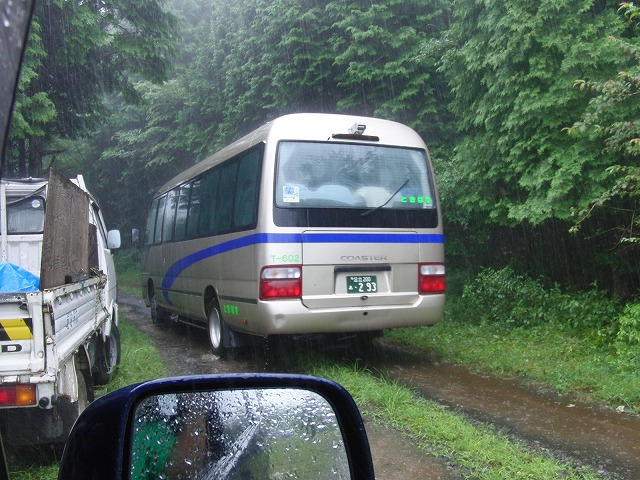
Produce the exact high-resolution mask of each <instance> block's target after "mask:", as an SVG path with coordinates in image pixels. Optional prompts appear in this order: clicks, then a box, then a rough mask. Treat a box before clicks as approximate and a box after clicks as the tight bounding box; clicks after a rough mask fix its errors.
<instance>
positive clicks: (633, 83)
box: [566, 3, 640, 245]
mask: <svg viewBox="0 0 640 480" xmlns="http://www.w3.org/2000/svg"><path fill="white" fill-rule="evenodd" d="M620 11H621V12H623V13H624V14H625V15H626V16H627V17H628V18H629V19H630V21H631V22H632V25H631V28H632V29H633V30H634V33H637V31H638V21H639V20H640V9H638V7H636V6H634V5H633V4H632V3H623V4H622V5H621V7H620ZM609 41H610V43H611V44H613V45H614V47H615V48H617V49H618V50H619V51H620V52H621V53H622V54H623V55H624V57H625V58H626V59H627V62H620V68H624V70H620V71H618V74H617V76H616V77H614V78H609V79H606V80H602V81H593V80H577V81H576V82H575V86H576V87H577V88H578V89H579V90H580V91H582V92H587V93H588V94H590V95H592V98H591V100H590V102H589V108H588V109H587V110H586V111H585V112H584V114H583V116H582V118H581V119H580V120H579V121H577V122H575V123H574V124H573V126H572V127H571V128H567V129H566V130H567V131H568V132H569V134H570V135H571V136H572V137H574V138H579V139H580V138H587V139H589V140H590V141H592V142H593V143H594V144H595V145H601V146H602V149H603V151H604V152H606V153H607V154H608V155H609V156H611V157H612V159H611V161H610V164H612V165H611V166H608V168H604V169H603V172H602V174H603V177H604V178H605V179H606V180H607V184H606V186H607V187H608V188H606V189H605V190H604V191H602V192H600V194H599V195H597V196H594V197H592V198H591V199H590V200H591V201H590V203H589V204H588V205H586V206H582V208H577V209H575V211H574V216H575V219H576V220H575V225H574V228H573V230H574V231H577V230H578V229H579V228H581V227H582V226H583V225H584V224H588V223H589V220H590V219H591V218H592V217H593V215H594V211H600V210H604V211H606V212H607V213H608V212H613V213H618V212H622V215H617V216H616V218H617V222H616V224H615V225H614V228H616V229H617V230H618V231H619V240H620V242H621V243H623V244H626V245H628V244H638V243H640V235H638V229H639V228H640V220H638V219H639V218H640V217H639V213H640V212H639V209H638V200H639V199H640V167H638V165H637V162H638V157H639V156H640V121H639V120H638V116H639V115H640V101H638V94H640V47H639V46H638V44H637V39H636V37H635V36H634V37H633V38H631V39H624V38H621V37H619V36H616V37H611V38H610V40H609Z"/></svg>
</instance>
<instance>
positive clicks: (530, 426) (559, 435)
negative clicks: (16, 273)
mask: <svg viewBox="0 0 640 480" xmlns="http://www.w3.org/2000/svg"><path fill="white" fill-rule="evenodd" d="M120 309H121V311H122V313H124V315H125V316H126V318H127V320H128V321H129V322H131V323H133V324H135V325H136V326H138V327H139V328H141V329H142V330H143V331H145V332H146V333H147V334H149V335H150V336H151V338H152V339H153V340H154V341H155V343H156V345H157V346H158V348H159V350H160V353H161V355H162V357H163V359H164V362H165V365H166V366H167V368H168V370H169V372H170V374H171V375H186V374H194V373H231V372H255V371H287V370H288V367H287V364H286V361H282V360H283V359H284V358H286V355H283V354H282V352H284V351H285V350H286V348H287V347H286V346H285V347H284V349H285V350H279V348H282V346H279V347H274V348H273V349H272V351H268V352H266V353H265V352H264V351H255V352H254V351H248V352H245V354H244V355H242V356H241V357H242V358H241V360H240V359H239V357H240V356H238V357H236V358H231V359H228V360H225V361H220V360H219V359H218V358H216V357H215V356H214V355H212V354H211V353H210V352H209V347H208V342H207V339H206V334H205V332H204V331H199V330H197V329H193V328H192V329H189V328H186V327H182V326H158V325H153V324H152V323H151V321H150V316H149V309H148V308H146V307H145V306H144V303H142V301H141V300H140V299H138V298H136V297H133V296H130V295H121V296H120ZM258 350H260V349H258ZM365 361H366V362H367V367H368V368H370V369H372V370H373V371H378V372H380V374H382V375H385V376H387V377H388V378H392V379H395V380H398V381H399V382H401V383H403V384H405V385H408V386H411V387H413V388H414V389H416V390H417V391H419V392H421V394H422V395H424V396H425V397H426V398H429V399H432V400H435V401H437V402H439V403H441V404H443V405H446V406H447V407H448V408H450V409H452V410H455V411H457V412H460V413H462V414H464V415H465V416H467V417H468V418H469V419H471V420H472V421H477V422H483V423H488V424H491V425H493V426H495V428H496V430H500V431H501V432H503V433H506V434H508V435H510V436H512V437H514V438H518V439H520V440H524V441H525V442H527V443H528V444H530V445H532V446H533V447H534V448H536V449H537V450H539V451H542V452H545V453H547V454H551V455H553V456H556V457H557V458H560V459H561V460H564V461H569V462H573V463H575V464H578V465H588V466H590V467H592V468H593V469H594V470H596V471H597V472H599V473H600V475H601V476H602V477H603V478H611V479H613V478H615V479H623V480H635V479H638V478H640V419H638V418H637V417H634V416H631V415H628V414H626V413H618V412H614V411H609V410H606V409H603V408H599V407H596V406H591V405H582V404H579V403H578V402H576V401H575V400H574V399H572V398H569V397H561V396H557V395H554V394H550V393H547V392H541V391H538V390H536V389H533V388H531V387H529V386H525V385H523V384H522V383H521V382H519V381H518V380H517V379H514V380H498V379H494V378H486V377H481V376H477V375H472V374H470V373H469V372H467V371H466V370H464V369H463V368H460V367H456V366H451V365H441V364H438V363H437V362H434V361H433V360H431V359H429V358H427V357H425V356H423V355H417V354H414V353H410V352H407V351H404V350H402V349H398V348H392V347H390V346H387V345H384V344H381V343H379V344H377V345H376V350H375V354H373V355H370V356H368V357H367V358H366V359H365ZM367 432H368V435H369V440H370V442H371V450H372V455H373V460H374V468H375V471H376V477H377V478H384V479H390V480H394V479H407V478H416V479H417V478H433V479H459V478H462V477H463V474H462V473H461V472H460V471H458V469H457V468H456V467H455V465H449V464H448V463H447V462H446V461H445V460H443V459H440V458H434V457H432V456H430V455H428V454H426V453H425V452H423V451H421V450H419V449H417V448H416V446H415V445H414V444H413V443H411V442H410V441H409V440H408V439H407V438H406V437H404V436H402V435H400V434H399V433H398V432H395V431H393V430H391V429H386V428H382V427H380V426H376V425H372V424H368V425H367Z"/></svg>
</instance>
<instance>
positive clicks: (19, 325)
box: [0, 318, 33, 340]
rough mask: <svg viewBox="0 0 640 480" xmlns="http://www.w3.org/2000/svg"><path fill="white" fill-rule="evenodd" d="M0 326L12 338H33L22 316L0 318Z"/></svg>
mask: <svg viewBox="0 0 640 480" xmlns="http://www.w3.org/2000/svg"><path fill="white" fill-rule="evenodd" d="M0 327H1V328H2V329H3V330H4V331H5V332H6V334H7V336H8V337H9V338H10V339H11V340H31V339H32V338H33V335H32V334H31V330H29V326H28V325H27V322H25V321H24V319H22V318H18V319H13V320H0Z"/></svg>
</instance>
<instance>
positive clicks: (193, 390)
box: [58, 374, 375, 480]
mask: <svg viewBox="0 0 640 480" xmlns="http://www.w3.org/2000/svg"><path fill="white" fill-rule="evenodd" d="M274 389H278V390H274ZM280 389H287V390H291V391H292V392H294V391H297V392H300V391H303V392H308V393H311V394H312V395H313V396H318V397H321V398H322V399H324V401H326V404H327V405H328V406H329V407H330V409H332V410H333V413H334V414H335V424H336V425H337V426H338V427H339V432H338V433H339V434H340V435H341V437H342V441H341V444H342V445H343V448H344V452H345V455H346V458H347V461H348V470H349V473H350V478H351V479H353V480H365V479H368V480H373V479H374V478H375V477H374V472H373V463H372V460H371V452H370V450H369V443H368V440H367V435H366V431H365V428H364V424H363V421H362V417H361V415H360V412H359V410H358V407H357V406H356V404H355V402H354V401H353V398H352V397H351V395H349V393H348V392H347V391H346V390H345V389H344V388H343V387H341V386H340V385H338V384H337V383H335V382H332V381H330V380H326V379H321V378H318V377H312V376H307V375H286V374H236V375H204V376H187V377H176V378H168V379H161V380H154V381H150V382H145V383H141V384H137V385H131V386H128V387H125V388H122V389H120V390H117V391H115V392H112V393H110V394H107V395H105V396H104V397H101V398H99V399H98V400H96V401H95V402H93V403H92V404H90V405H89V407H87V409H86V410H85V411H84V412H83V413H82V414H81V415H80V417H79V418H78V420H77V421H76V423H75V425H74V427H73V429H72V431H71V433H70V435H69V439H68V440H67V444H66V446H65V449H64V453H63V455H62V460H61V462H60V470H59V474H58V478H60V479H69V480H75V479H85V478H93V479H114V480H115V479H125V478H126V479H128V478H136V477H130V472H132V459H133V458H137V457H139V456H140V455H141V453H140V451H139V450H140V445H141V443H143V442H140V441H139V438H140V433H139V430H140V429H139V425H140V411H141V410H142V409H143V408H147V407H144V405H145V404H148V402H149V399H155V398H161V397H163V396H169V397H171V396H175V395H181V394H201V393H206V392H213V394H214V395H220V394H223V395H226V394H228V393H229V392H237V391H246V390H249V391H251V390H256V391H258V392H261V393H264V392H267V396H268V395H269V391H270V390H274V392H275V393H277V394H278V396H279V398H280V402H283V401H284V402H286V401H287V397H288V396H289V395H283V394H282V392H281V391H279V390H280ZM236 396H237V395H236ZM244 397H247V396H246V395H244ZM294 397H295V395H294ZM163 398H164V397H163ZM324 401H323V403H325V402H324ZM145 402H146V403H145ZM247 402H248V400H247ZM253 406H255V404H250V403H246V406H245V407H243V409H244V410H245V411H247V412H253ZM175 412H184V408H182V409H177V410H175ZM175 412H174V414H175ZM269 412H271V409H264V411H263V412H262V415H263V416H266V417H269V416H270V415H273V416H275V415H276V413H269ZM251 417H253V415H251ZM191 418H193V417H191ZM268 420H269V418H267V421H268ZM136 429H137V430H136ZM136 438H137V439H138V440H136ZM314 445H315V444H314V443H313V442H308V445H307V446H306V447H305V452H304V455H308V457H309V463H312V462H313V461H314V458H313V453H314V448H316V447H315V446H314ZM259 446H260V448H262V445H261V444H259ZM307 452H308V453H307ZM298 461H299V460H298ZM265 473H266V472H265ZM184 478H196V477H184ZM197 478H200V477H197ZM202 478H204V477H202ZM222 478H225V477H222ZM228 478H232V477H228ZM339 478H343V477H339Z"/></svg>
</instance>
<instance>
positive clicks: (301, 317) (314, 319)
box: [247, 294, 445, 335]
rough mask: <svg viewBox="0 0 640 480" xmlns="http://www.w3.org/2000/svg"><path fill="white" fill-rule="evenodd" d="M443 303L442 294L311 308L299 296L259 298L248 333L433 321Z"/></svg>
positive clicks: (366, 327)
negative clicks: (406, 300)
mask: <svg viewBox="0 0 640 480" xmlns="http://www.w3.org/2000/svg"><path fill="white" fill-rule="evenodd" d="M444 303H445V295H444V294H436V295H420V296H419V300H418V301H417V302H415V303H413V304H411V305H402V306H398V305H392V306H370V307H350V308H317V309H310V308H307V307H305V306H304V305H303V304H302V302H301V301H300V300H280V301H270V302H262V301H260V302H258V312H259V315H258V316H259V320H254V321H253V322H250V323H251V325H248V327H249V331H248V332H247V333H253V334H258V335H280V334H282V335H290V334H303V333H344V332H360V331H374V330H384V329H388V328H398V327H412V326H424V325H433V324H435V323H437V322H439V321H440V320H441V319H442V314H443V311H444ZM256 323H257V324H256Z"/></svg>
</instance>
